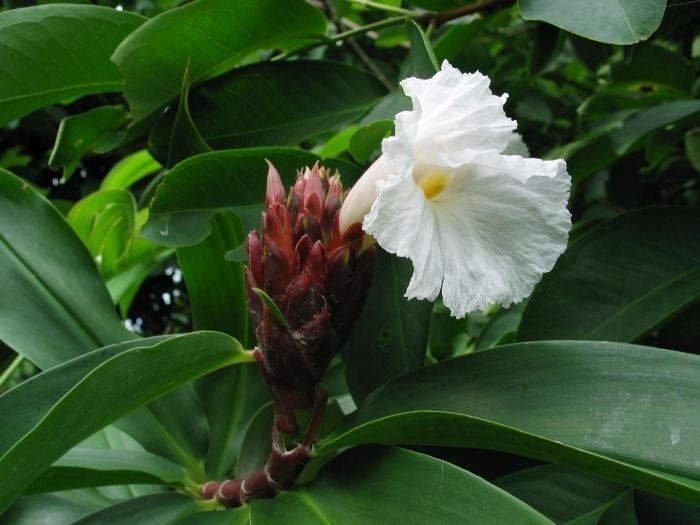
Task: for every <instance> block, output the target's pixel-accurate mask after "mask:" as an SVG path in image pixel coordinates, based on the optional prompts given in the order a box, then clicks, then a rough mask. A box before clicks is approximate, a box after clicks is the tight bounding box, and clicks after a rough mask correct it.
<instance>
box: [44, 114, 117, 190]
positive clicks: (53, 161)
mask: <svg viewBox="0 0 700 525" xmlns="http://www.w3.org/2000/svg"><path fill="white" fill-rule="evenodd" d="M127 120H128V114H127V112H126V111H125V110H124V108H123V107H122V106H101V107H99V108H94V109H91V110H89V111H86V112H85V113H81V114H79V115H71V116H70V117H66V118H64V119H63V120H62V121H61V124H60V125H59V127H58V134H57V135H56V143H55V144H54V147H53V151H52V152H51V157H50V158H49V166H50V167H52V168H54V169H57V168H59V167H61V166H63V180H64V181H66V180H68V179H69V178H70V176H71V175H72V174H73V172H74V171H75V168H76V167H77V165H78V163H79V162H80V159H81V157H82V156H83V155H84V154H86V153H87V152H89V151H93V152H95V153H104V152H106V151H109V150H111V149H112V148H114V147H116V146H117V145H118V144H119V143H120V142H121V140H122V135H123V134H122V133H120V132H119V128H121V127H122V126H123V125H124V124H126V122H127Z"/></svg>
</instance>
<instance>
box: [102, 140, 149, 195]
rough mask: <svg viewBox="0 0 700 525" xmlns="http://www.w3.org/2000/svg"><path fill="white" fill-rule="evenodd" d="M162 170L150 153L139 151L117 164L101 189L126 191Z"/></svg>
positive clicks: (110, 171) (106, 176) (106, 177)
mask: <svg viewBox="0 0 700 525" xmlns="http://www.w3.org/2000/svg"><path fill="white" fill-rule="evenodd" d="M160 168H161V165H160V163H159V162H158V161H157V160H155V159H154V158H153V157H151V154H150V153H148V151H146V150H141V151H137V152H136V153H132V154H131V155H128V156H127V157H124V158H123V159H122V160H120V161H119V162H117V163H116V164H115V165H114V166H113V167H112V169H110V170H109V172H107V175H105V178H104V180H103V181H102V184H101V186H100V188H101V189H122V190H126V189H128V188H130V187H131V186H132V185H133V184H136V183H137V182H138V181H140V180H141V179H143V178H144V177H147V176H148V175H151V174H153V173H155V172H156V171H158V170H159V169H160Z"/></svg>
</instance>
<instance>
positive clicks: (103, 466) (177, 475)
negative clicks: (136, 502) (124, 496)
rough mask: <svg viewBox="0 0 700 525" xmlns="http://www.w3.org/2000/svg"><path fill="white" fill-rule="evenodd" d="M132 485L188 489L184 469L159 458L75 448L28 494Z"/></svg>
mask: <svg viewBox="0 0 700 525" xmlns="http://www.w3.org/2000/svg"><path fill="white" fill-rule="evenodd" d="M133 483H156V484H164V485H171V486H176V487H178V488H181V489H182V488H185V487H187V486H188V482H187V477H186V474H185V469H184V468H182V467H181V466H179V465H177V464H175V463H173V462H171V461H168V460H167V459H165V458H163V457H161V456H158V455H156V454H151V453H150V452H145V451H138V450H119V449H110V448H102V449H93V448H83V447H76V448H73V449H71V450H70V451H69V452H68V453H67V454H65V455H64V456H63V457H61V458H60V459H59V460H58V461H56V462H55V463H54V464H53V465H51V467H50V468H49V469H48V470H46V471H45V472H44V473H43V474H42V475H41V476H40V477H39V478H37V479H36V480H35V481H34V482H33V483H32V484H31V485H30V486H29V487H28V489H27V491H26V493H28V494H29V493H32V492H54V491H57V490H69V489H74V488H81V487H99V486H104V485H127V484H133ZM188 488H192V487H191V485H190V486H189V487H188Z"/></svg>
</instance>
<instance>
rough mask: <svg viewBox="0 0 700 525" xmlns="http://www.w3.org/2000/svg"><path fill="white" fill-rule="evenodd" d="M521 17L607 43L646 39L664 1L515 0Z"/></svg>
mask: <svg viewBox="0 0 700 525" xmlns="http://www.w3.org/2000/svg"><path fill="white" fill-rule="evenodd" d="M519 2H520V11H521V13H522V15H523V18H524V19H525V20H542V21H544V22H547V23H550V24H552V25H555V26H557V27H561V28H562V29H565V30H567V31H570V32H571V33H575V34H577V35H580V36H583V37H586V38H590V39H591V40H597V41H598V42H606V43H608V44H635V43H637V42H640V41H642V40H646V39H647V38H649V36H650V35H651V34H652V33H653V32H654V31H656V29H657V28H658V27H659V25H660V24H661V19H662V18H663V15H664V10H665V8H666V0H587V1H586V2H580V1H579V0H558V1H556V2H552V1H551V0H519Z"/></svg>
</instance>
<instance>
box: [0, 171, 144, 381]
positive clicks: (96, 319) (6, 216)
mask: <svg viewBox="0 0 700 525" xmlns="http://www.w3.org/2000/svg"><path fill="white" fill-rule="evenodd" d="M0 282H2V283H3V288H2V291H1V292H0V294H1V296H2V300H0V339H2V340H3V341H4V342H5V343H6V344H8V345H9V346H10V347H12V348H13V349H14V350H15V351H17V352H18V353H20V354H22V355H24V356H25V357H27V358H28V359H29V360H30V361H32V362H34V363H36V364H37V365H38V366H39V367H41V368H50V367H52V366H55V365H57V364H60V363H62V362H63V361H66V360H68V359H71V358H73V357H76V356H78V355H80V354H82V353H84V352H87V351H89V350H92V349H94V348H98V347H101V346H106V345H108V344H111V343H117V342H121V341H124V340H127V339H133V338H134V337H135V336H134V335H133V334H132V333H130V332H129V331H127V330H126V329H125V328H124V327H123V326H122V324H121V323H120V322H119V319H118V318H117V316H116V314H115V311H114V307H113V305H112V301H111V299H110V297H109V294H108V293H107V289H106V288H105V285H104V283H103V282H102V280H101V279H100V276H99V273H98V272H97V268H96V267H95V263H94V261H93V260H92V258H91V257H90V254H89V253H88V251H87V249H86V248H85V246H84V245H83V243H82V242H81V241H80V239H79V238H78V236H77V235H76V234H75V233H74V232H73V230H72V229H71V227H70V226H69V225H68V224H67V223H66V221H65V219H64V218H63V217H62V216H61V214H60V213H59V212H58V211H57V210H56V209H55V208H54V207H53V206H51V204H50V203H49V202H48V201H47V200H46V199H45V198H44V197H42V196H40V195H39V194H38V193H37V192H36V191H35V190H33V189H32V188H31V187H30V185H29V184H28V183H26V182H24V181H22V180H21V179H19V178H17V177H15V176H14V175H12V174H11V173H9V172H7V171H4V170H0ZM37 319H41V323H37Z"/></svg>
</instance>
